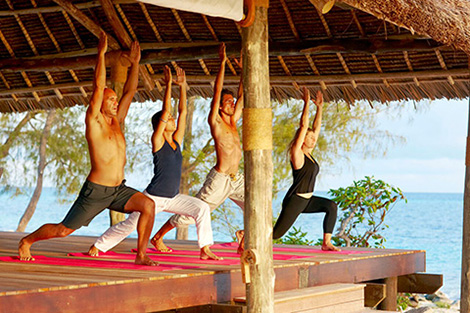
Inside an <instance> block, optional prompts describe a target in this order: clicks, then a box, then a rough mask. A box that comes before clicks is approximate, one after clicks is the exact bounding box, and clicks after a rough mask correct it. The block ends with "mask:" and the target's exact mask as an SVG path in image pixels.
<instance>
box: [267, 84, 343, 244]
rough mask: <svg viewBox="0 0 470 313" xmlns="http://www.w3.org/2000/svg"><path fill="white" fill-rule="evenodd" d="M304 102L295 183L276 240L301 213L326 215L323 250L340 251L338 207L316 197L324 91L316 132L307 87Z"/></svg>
mask: <svg viewBox="0 0 470 313" xmlns="http://www.w3.org/2000/svg"><path fill="white" fill-rule="evenodd" d="M303 100H304V109H303V112H302V116H301V117H300V128H299V129H298V130H297V132H296V133H295V136H294V139H293V140H292V141H291V143H290V144H289V147H288V149H289V155H290V164H291V167H292V174H293V176H294V182H293V183H292V186H291V187H290V188H289V190H288V191H287V194H286V196H285V197H284V200H283V201H282V210H281V214H280V215H279V218H278V219H277V222H276V225H274V229H273V238H274V239H278V238H280V237H282V236H283V235H284V234H285V233H286V232H287V231H288V230H289V228H290V227H291V226H292V224H294V222H295V220H296V219H297V217H298V216H299V215H300V213H318V212H324V213H326V214H325V218H324V219H323V245H322V250H329V251H339V249H338V248H337V247H335V246H333V244H332V243H331V234H332V233H333V229H334V227H335V223H336V217H337V205H336V203H335V202H333V201H331V200H329V199H326V198H322V197H316V196H314V195H313V189H314V187H315V180H316V177H317V174H318V172H319V170H320V167H319V165H318V163H317V161H315V159H314V158H313V157H312V155H311V153H312V151H313V149H314V148H315V144H316V142H317V140H318V136H319V135H320V128H321V119H322V110H323V95H322V93H321V92H320V91H318V92H317V98H316V101H314V102H315V105H316V106H317V113H316V114H315V120H314V121H313V127H312V128H309V127H308V123H309V118H308V109H309V101H310V92H309V91H308V89H307V88H306V87H304V88H303Z"/></svg>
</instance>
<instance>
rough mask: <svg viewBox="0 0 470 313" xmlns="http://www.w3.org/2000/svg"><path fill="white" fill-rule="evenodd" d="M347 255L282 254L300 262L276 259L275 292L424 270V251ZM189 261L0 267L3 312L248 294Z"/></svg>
mask: <svg viewBox="0 0 470 313" xmlns="http://www.w3.org/2000/svg"><path fill="white" fill-rule="evenodd" d="M23 235H24V234H22V233H12V232H0V257H2V256H16V255H17V245H18V241H19V239H20V238H21V237H22V236H23ZM95 239H96V238H95V237H84V236H69V237H67V238H61V239H51V240H47V241H42V242H37V243H36V244H35V245H34V246H33V249H32V253H33V255H44V256H48V257H61V258H72V257H67V253H71V252H86V251H87V250H88V248H89V246H90V245H91V244H93V242H94V241H95ZM166 243H167V244H168V245H169V246H171V247H172V248H173V249H178V250H194V251H198V250H199V249H198V247H197V244H196V242H193V241H171V240H169V241H166ZM135 247H136V240H135V239H126V240H125V241H123V242H122V243H121V244H120V245H119V246H117V247H116V248H115V249H114V251H115V252H118V253H129V252H130V250H131V249H132V248H135ZM350 250H360V251H367V253H360V254H349V255H347V254H331V253H321V252H320V251H317V252H312V250H309V251H306V252H282V254H293V255H297V256H302V258H298V259H290V260H275V261H274V269H275V273H276V284H275V291H276V292H278V291H286V290H292V289H297V288H305V287H311V286H318V285H325V284H333V283H359V282H365V281H370V280H377V279H382V278H387V277H395V276H400V275H407V274H411V273H416V272H424V271H425V251H423V250H419V251H414V250H413V251H412V250H392V249H359V248H356V249H354V248H350ZM214 251H215V252H216V253H217V252H218V251H219V252H222V251H225V252H226V251H227V250H218V249H215V250H214ZM275 253H281V252H275ZM73 258H74V259H80V258H78V257H73ZM188 258H189V259H188V260H189V261H187V262H185V263H176V262H172V260H171V258H168V261H166V260H165V261H163V262H160V263H161V264H170V265H183V266H184V265H186V266H191V265H194V266H198V268H193V269H178V270H167V271H153V270H134V269H114V268H113V269H110V268H95V267H77V266H59V265H43V264H37V263H36V264H35V263H32V262H13V263H11V262H0V312H9V313H14V312H35V313H41V312H47V313H51V312H156V311H162V310H170V309H176V308H183V307H191V306H197V305H205V304H210V303H226V302H229V301H231V300H232V299H233V298H234V297H239V296H244V295H245V285H244V284H243V283H242V277H241V271H240V265H239V264H235V265H213V264H194V263H193V262H191V259H190V258H192V259H193V260H198V259H199V258H198V256H188ZM229 259H230V258H229ZM233 259H234V260H235V259H236V258H233ZM121 262H129V263H133V261H132V260H126V261H121Z"/></svg>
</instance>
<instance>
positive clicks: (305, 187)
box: [286, 154, 320, 197]
mask: <svg viewBox="0 0 470 313" xmlns="http://www.w3.org/2000/svg"><path fill="white" fill-rule="evenodd" d="M312 158H313V157H312ZM304 159H305V161H304V165H303V166H302V167H301V168H299V169H297V170H296V169H294V166H293V165H292V162H290V166H291V167H292V175H293V176H294V182H293V183H292V186H291V187H290V188H289V190H288V191H287V195H286V196H288V197H290V196H292V195H293V194H296V193H307V192H313V188H314V187H315V180H316V178H317V175H318V172H319V171H320V167H319V166H318V163H317V161H315V159H313V160H314V161H315V162H313V161H312V160H311V159H310V158H309V157H307V156H306V155H305V154H304Z"/></svg>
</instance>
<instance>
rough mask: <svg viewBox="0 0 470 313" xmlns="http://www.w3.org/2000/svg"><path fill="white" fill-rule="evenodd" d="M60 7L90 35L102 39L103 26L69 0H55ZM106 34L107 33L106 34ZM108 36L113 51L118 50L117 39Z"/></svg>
mask: <svg viewBox="0 0 470 313" xmlns="http://www.w3.org/2000/svg"><path fill="white" fill-rule="evenodd" d="M53 1H54V2H55V3H57V4H58V5H59V6H61V7H62V8H63V9H64V10H65V11H67V13H68V14H70V15H71V16H72V17H73V18H74V19H75V20H77V21H78V22H79V23H80V24H82V25H83V27H85V28H86V29H88V31H89V32H90V33H92V34H93V35H95V36H96V37H98V38H100V35H101V33H102V32H105V31H104V30H103V29H102V28H101V26H99V25H98V24H96V23H95V22H94V21H93V20H92V19H90V18H89V17H88V16H86V15H85V13H83V12H82V11H80V9H79V8H77V6H76V5H74V4H73V3H71V2H70V1H69V0H53ZM105 33H106V32H105ZM106 35H107V36H108V45H109V47H110V48H111V49H114V50H118V49H120V48H121V47H120V46H119V44H118V42H117V41H116V39H114V37H113V36H111V35H110V34H106Z"/></svg>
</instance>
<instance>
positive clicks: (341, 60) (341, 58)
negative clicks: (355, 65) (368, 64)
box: [336, 52, 357, 88]
mask: <svg viewBox="0 0 470 313" xmlns="http://www.w3.org/2000/svg"><path fill="white" fill-rule="evenodd" d="M336 55H337V56H338V59H339V61H340V62H341V65H342V66H343V69H344V71H345V72H346V74H348V75H351V71H350V70H349V67H348V65H347V64H346V61H345V60H344V58H343V55H342V54H341V53H339V52H338V53H337V54H336ZM351 85H353V87H354V88H357V84H356V82H355V81H354V79H353V80H351Z"/></svg>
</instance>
